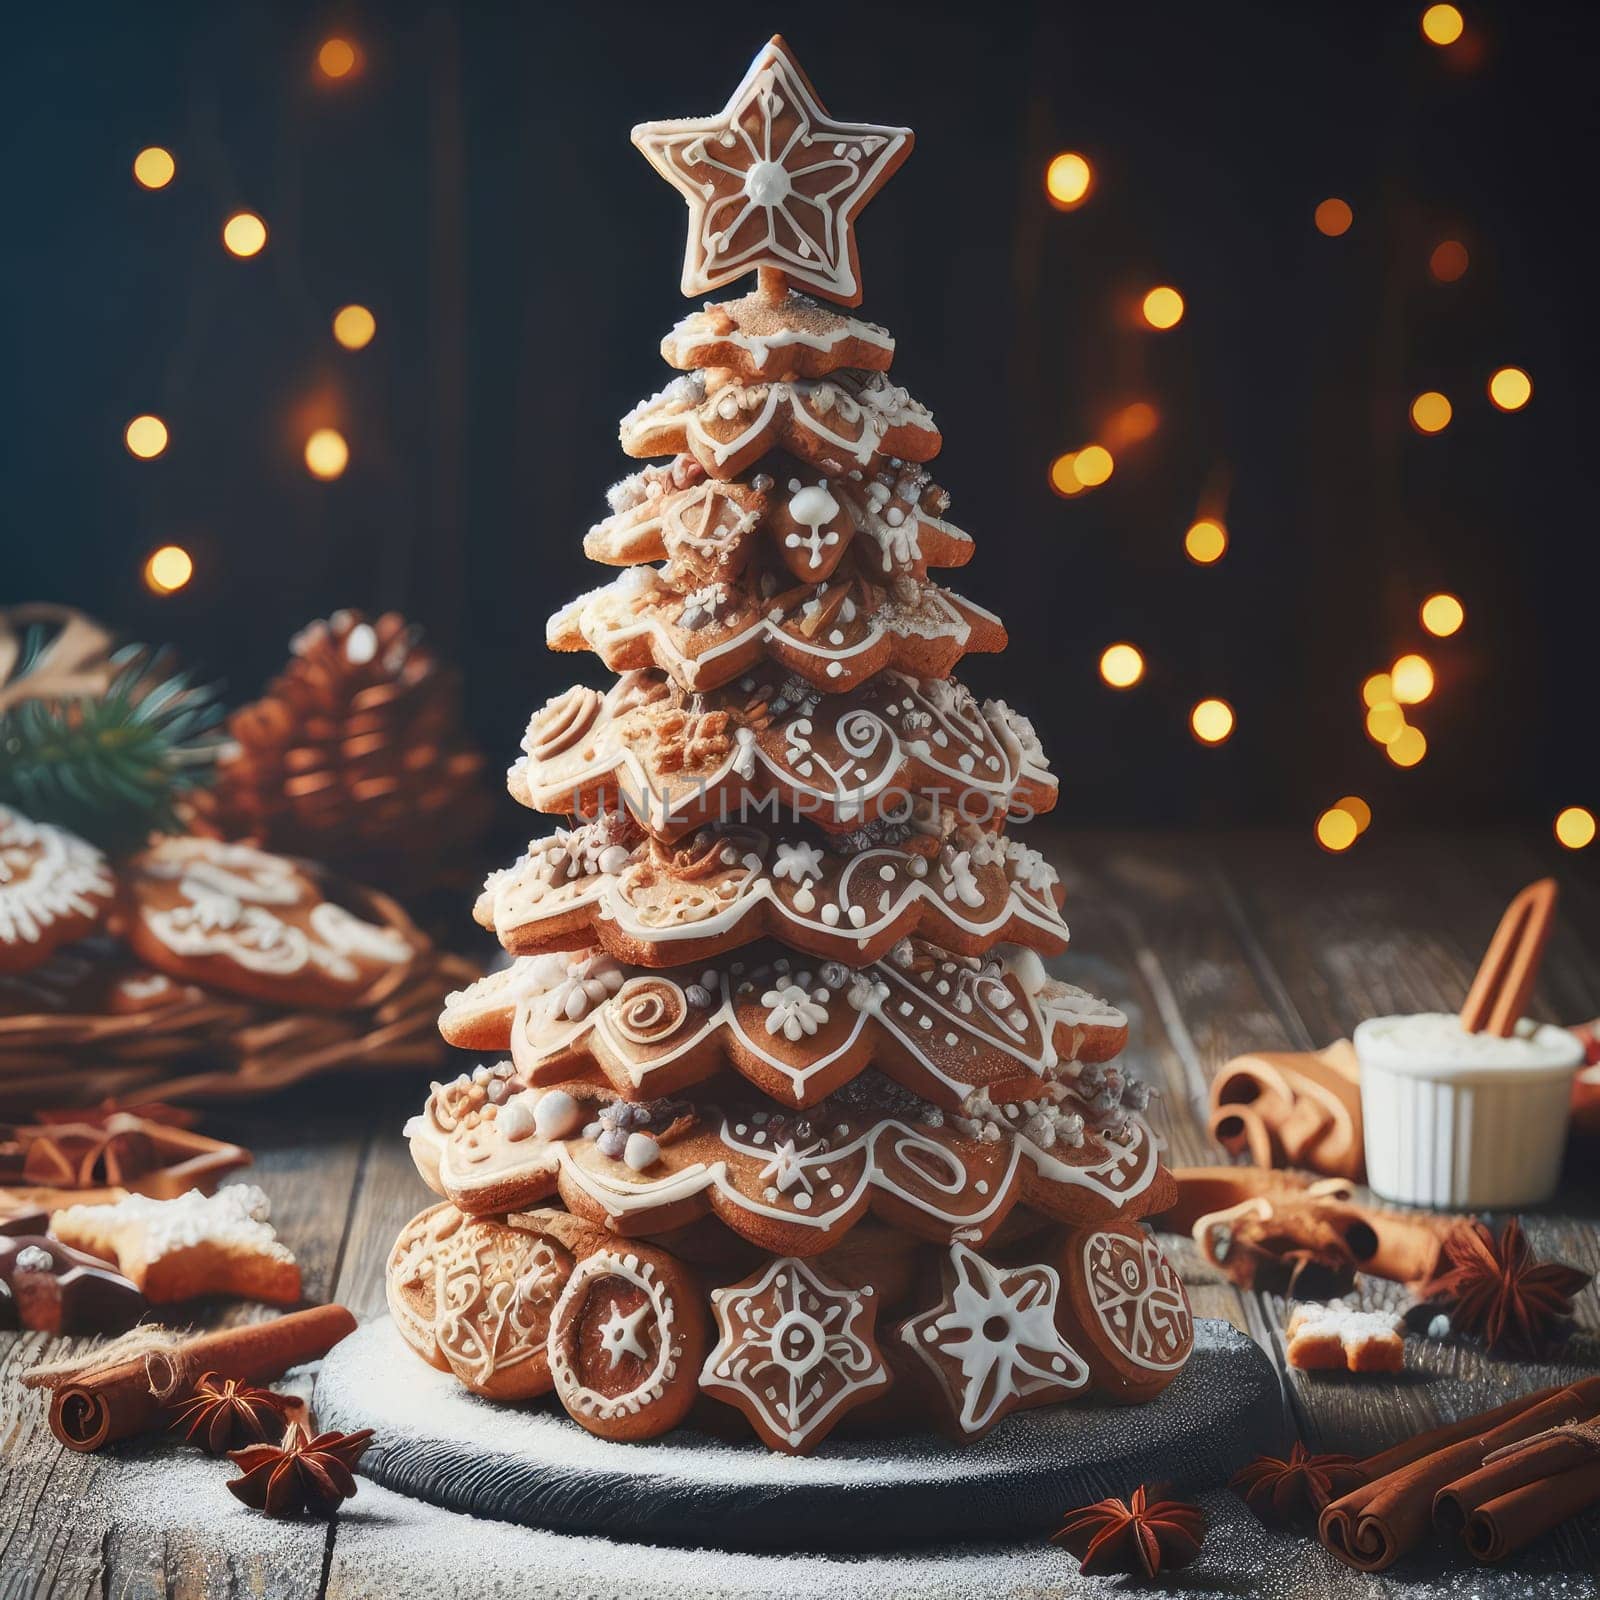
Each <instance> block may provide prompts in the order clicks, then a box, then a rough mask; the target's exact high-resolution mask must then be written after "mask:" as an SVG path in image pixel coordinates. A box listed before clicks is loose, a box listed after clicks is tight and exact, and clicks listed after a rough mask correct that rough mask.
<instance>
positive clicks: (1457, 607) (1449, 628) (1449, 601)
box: [1418, 594, 1467, 639]
mask: <svg viewBox="0 0 1600 1600" xmlns="http://www.w3.org/2000/svg"><path fill="white" fill-rule="evenodd" d="M1418 615H1419V616H1420V617H1421V618H1422V626H1423V627H1424V628H1426V629H1427V630H1428V632H1429V633H1431V634H1432V635H1433V636H1434V638H1436V639H1448V638H1449V637H1450V635H1451V634H1452V633H1459V632H1460V631H1461V624H1462V623H1463V622H1465V621H1466V620H1467V608H1466V607H1465V606H1464V605H1462V603H1461V602H1460V601H1459V600H1458V599H1457V598H1456V597H1455V596H1454V595H1453V594H1430V595H1429V596H1428V598H1427V599H1426V600H1424V601H1423V602H1422V608H1421V610H1420V611H1419V612H1418Z"/></svg>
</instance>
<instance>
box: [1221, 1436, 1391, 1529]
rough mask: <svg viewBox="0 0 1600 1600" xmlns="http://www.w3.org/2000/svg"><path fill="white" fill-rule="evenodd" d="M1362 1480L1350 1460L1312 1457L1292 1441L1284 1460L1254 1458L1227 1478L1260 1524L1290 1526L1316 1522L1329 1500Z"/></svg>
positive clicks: (1362, 1474) (1357, 1467)
mask: <svg viewBox="0 0 1600 1600" xmlns="http://www.w3.org/2000/svg"><path fill="white" fill-rule="evenodd" d="M1365 1482H1366V1475H1365V1474H1364V1473H1363V1472H1362V1470H1361V1468H1360V1467H1359V1466H1358V1465H1357V1463H1356V1458H1355V1457H1354V1456H1340V1455H1319V1456H1314V1455H1312V1454H1311V1452H1310V1451H1309V1450H1307V1449H1306V1447H1305V1446H1304V1445H1303V1444H1302V1443H1301V1442H1300V1441H1299V1440H1298V1439H1296V1440H1295V1442H1294V1445H1293V1446H1292V1448H1291V1449H1290V1451H1289V1459H1288V1460H1287V1461H1281V1460H1279V1458H1278V1457H1277V1456H1257V1457H1256V1458H1255V1460H1254V1461H1252V1462H1251V1463H1250V1465H1249V1466H1247V1467H1241V1468H1240V1469H1239V1471H1238V1472H1236V1473H1234V1475H1233V1477H1232V1478H1230V1479H1229V1480H1228V1487H1229V1488H1230V1489H1232V1490H1233V1491H1234V1493H1235V1494H1237V1495H1238V1496H1239V1497H1240V1498H1241V1499H1242V1500H1243V1501H1244V1503H1245V1504H1246V1505H1247V1506H1249V1507H1250V1509H1251V1510H1252V1511H1253V1512H1255V1514H1256V1516H1257V1517H1258V1518H1260V1520H1261V1521H1262V1522H1271V1523H1276V1524H1278V1525H1279V1526H1280V1527H1290V1526H1293V1525H1294V1524H1296V1523H1303V1522H1315V1521H1316V1520H1317V1518H1318V1516H1320V1515H1321V1513H1322V1508H1323V1507H1324V1506H1325V1505H1327V1504H1328V1502H1329V1501H1330V1500H1337V1499H1338V1498H1339V1496H1340V1495H1342V1494H1347V1493H1348V1492H1349V1491H1350V1490H1351V1489H1355V1488H1359V1487H1360V1485H1361V1484H1363V1483H1365Z"/></svg>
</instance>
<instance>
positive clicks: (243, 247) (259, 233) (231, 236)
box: [222, 211, 267, 256]
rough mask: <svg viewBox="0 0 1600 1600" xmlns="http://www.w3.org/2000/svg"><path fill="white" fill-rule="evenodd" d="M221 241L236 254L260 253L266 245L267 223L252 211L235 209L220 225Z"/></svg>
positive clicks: (254, 254)
mask: <svg viewBox="0 0 1600 1600" xmlns="http://www.w3.org/2000/svg"><path fill="white" fill-rule="evenodd" d="M222 242H223V243H224V244H225V245H226V246H227V247H228V249H229V250H230V251H232V253H233V254H234V255H236V256H256V255H260V254H261V252H262V251H263V250H264V249H265V248H266V245H267V225H266V223H264V222H263V221H262V220H261V218H260V217H258V216H257V215H256V214H255V212H253V211H236V212H235V213H234V214H233V215H232V216H231V217H229V218H228V220H227V221H226V222H225V223H224V224H223V225H222Z"/></svg>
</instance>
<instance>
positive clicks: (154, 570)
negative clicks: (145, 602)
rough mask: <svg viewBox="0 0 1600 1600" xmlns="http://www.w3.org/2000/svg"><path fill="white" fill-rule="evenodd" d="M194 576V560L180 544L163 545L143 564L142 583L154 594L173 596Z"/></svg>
mask: <svg viewBox="0 0 1600 1600" xmlns="http://www.w3.org/2000/svg"><path fill="white" fill-rule="evenodd" d="M193 576H194V559H193V557H191V556H190V554H189V552H188V551H187V550H185V549H184V548H183V546H182V545H181V544H164V545H162V547H161V548H160V549H159V550H155V551H152V552H151V554H150V558H149V559H148V560H147V561H146V562H145V564H144V581H145V583H146V584H147V585H148V586H149V587H150V588H151V589H152V590H153V591H154V592H155V593H156V594H174V593H176V591H177V590H179V589H181V588H182V587H183V586H184V584H186V583H187V582H188V581H189V580H190V579H191V578H192V577H193Z"/></svg>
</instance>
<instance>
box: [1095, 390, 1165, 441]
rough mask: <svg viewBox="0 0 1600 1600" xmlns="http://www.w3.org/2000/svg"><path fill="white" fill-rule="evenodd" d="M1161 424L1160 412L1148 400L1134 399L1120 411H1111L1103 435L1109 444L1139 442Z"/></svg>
mask: <svg viewBox="0 0 1600 1600" xmlns="http://www.w3.org/2000/svg"><path fill="white" fill-rule="evenodd" d="M1160 426H1161V413H1160V412H1159V411H1157V410H1156V408H1155V407H1154V406H1153V405H1151V404H1150V402H1149V401H1148V400H1135V401H1134V402H1133V403H1132V404H1131V405H1125V406H1124V407H1123V408H1122V409H1121V410H1120V411H1115V412H1113V413H1112V415H1111V417H1110V419H1109V420H1108V421H1107V423H1106V427H1105V436H1106V438H1107V439H1108V440H1109V441H1110V442H1111V444H1113V445H1115V446H1117V447H1119V448H1120V447H1121V446H1122V445H1125V444H1139V443H1141V442H1142V441H1143V440H1145V439H1148V438H1149V437H1150V435H1151V434H1153V433H1154V432H1155V431H1156V429H1157V428H1159V427H1160Z"/></svg>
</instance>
